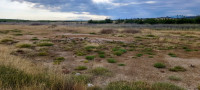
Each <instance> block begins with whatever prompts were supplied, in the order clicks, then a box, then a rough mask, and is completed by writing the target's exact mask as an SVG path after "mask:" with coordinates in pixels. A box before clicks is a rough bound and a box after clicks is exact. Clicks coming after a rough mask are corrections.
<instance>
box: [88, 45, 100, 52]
mask: <svg viewBox="0 0 200 90" xmlns="http://www.w3.org/2000/svg"><path fill="white" fill-rule="evenodd" d="M96 48H97V47H96V46H86V47H85V50H86V51H88V52H91V51H93V50H94V49H96Z"/></svg>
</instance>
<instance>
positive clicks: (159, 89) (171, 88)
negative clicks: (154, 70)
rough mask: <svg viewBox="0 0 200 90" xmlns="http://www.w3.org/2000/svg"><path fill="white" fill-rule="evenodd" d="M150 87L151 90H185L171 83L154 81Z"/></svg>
mask: <svg viewBox="0 0 200 90" xmlns="http://www.w3.org/2000/svg"><path fill="white" fill-rule="evenodd" d="M151 88H152V90H185V89H184V88H181V87H179V86H176V85H174V84H171V83H154V84H153V85H152V87H151Z"/></svg>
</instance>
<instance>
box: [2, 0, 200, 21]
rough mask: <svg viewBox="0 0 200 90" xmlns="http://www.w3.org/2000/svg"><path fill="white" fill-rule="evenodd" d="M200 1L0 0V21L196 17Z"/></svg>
mask: <svg viewBox="0 0 200 90" xmlns="http://www.w3.org/2000/svg"><path fill="white" fill-rule="evenodd" d="M199 5H200V0H0V18H1V19H26V20H90V19H93V20H102V19H106V18H111V19H119V18H121V19H126V18H155V17H164V16H175V15H185V16H193V15H200V7H199Z"/></svg>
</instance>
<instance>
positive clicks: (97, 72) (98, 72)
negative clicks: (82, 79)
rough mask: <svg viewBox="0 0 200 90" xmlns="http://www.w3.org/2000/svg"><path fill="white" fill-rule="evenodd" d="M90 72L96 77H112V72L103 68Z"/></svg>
mask: <svg viewBox="0 0 200 90" xmlns="http://www.w3.org/2000/svg"><path fill="white" fill-rule="evenodd" d="M89 72H90V73H92V74H93V75H96V76H109V75H111V72H110V70H108V69H106V68H103V67H96V68H94V69H92V70H90V71H89Z"/></svg>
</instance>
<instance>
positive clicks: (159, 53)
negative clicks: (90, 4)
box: [0, 24, 200, 90]
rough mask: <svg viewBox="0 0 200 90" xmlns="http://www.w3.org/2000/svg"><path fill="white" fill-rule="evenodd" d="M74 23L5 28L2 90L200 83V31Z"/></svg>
mask: <svg viewBox="0 0 200 90" xmlns="http://www.w3.org/2000/svg"><path fill="white" fill-rule="evenodd" d="M70 25H71V24H70ZM70 25H67V27H66V26H64V25H62V26H61V25H56V27H54V26H53V25H52V26H51V25H38V26H26V25H23V26H17V25H15V28H16V29H15V28H14V27H11V26H13V25H8V26H7V25H1V26H2V27H1V28H4V29H5V30H4V29H3V30H0V34H1V35H0V47H1V48H0V89H2V90H7V89H14V90H37V89H38V90H42V89H47V90H96V89H97V90H184V89H183V88H181V87H184V88H186V90H187V89H196V88H197V87H198V83H200V82H199V80H198V79H200V78H199V77H198V75H199V73H200V72H199V67H200V66H199V63H200V62H199V58H200V56H199V52H200V51H199V50H200V43H199V42H200V39H199V38H200V36H199V35H200V33H199V31H198V30H197V29H195V30H192V29H190V30H187V31H186V30H184V29H180V30H178V29H173V28H174V27H181V26H184V25H180V26H179V25H174V26H173V25H166V26H165V28H167V29H160V28H162V25H160V26H159V27H157V26H158V25H144V26H145V27H141V26H140V27H139V26H137V25H131V24H130V25H126V24H124V25H115V24H110V25H92V24H90V25H91V27H90V28H88V27H87V26H80V27H79V26H77V27H74V26H73V27H71V26H70ZM171 26H173V27H172V28H171ZM187 26H189V25H186V27H187ZM33 27H34V29H33ZM137 27H138V28H137ZM149 27H153V28H149ZM191 27H193V26H191ZM11 28H12V29H11ZM24 28H26V29H24ZM44 28H45V29H44ZM184 28H185V26H184ZM155 29H156V30H155ZM171 29H172V30H171ZM17 34H18V35H19V36H18V35H17ZM15 35H17V36H15ZM172 57H176V58H172ZM156 68H159V69H156ZM188 75H189V76H193V77H188ZM149 77H151V78H149ZM183 77H184V78H183ZM118 80H124V81H118ZM134 80H138V81H140V82H137V81H134ZM143 80H145V81H146V82H142V81H143ZM128 81H133V82H128ZM162 81H167V82H168V83H165V82H162ZM158 82H161V83H158ZM176 82H178V84H177V83H176ZM172 83H173V84H172ZM177 85H180V86H177Z"/></svg>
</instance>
